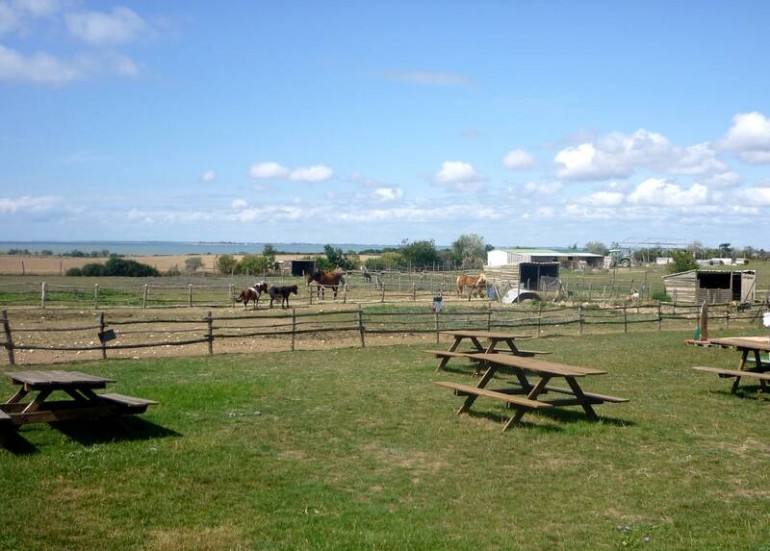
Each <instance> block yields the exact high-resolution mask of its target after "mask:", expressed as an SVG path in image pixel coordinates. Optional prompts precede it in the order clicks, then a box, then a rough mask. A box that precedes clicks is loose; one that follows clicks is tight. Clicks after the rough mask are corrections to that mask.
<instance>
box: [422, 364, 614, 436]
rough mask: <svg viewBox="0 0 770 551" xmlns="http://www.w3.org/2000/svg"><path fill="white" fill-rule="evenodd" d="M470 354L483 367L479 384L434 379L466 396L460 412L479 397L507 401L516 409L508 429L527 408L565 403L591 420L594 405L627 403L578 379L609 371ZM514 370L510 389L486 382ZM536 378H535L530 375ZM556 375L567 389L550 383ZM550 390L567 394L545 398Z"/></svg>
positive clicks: (560, 405) (594, 415) (440, 384)
mask: <svg viewBox="0 0 770 551" xmlns="http://www.w3.org/2000/svg"><path fill="white" fill-rule="evenodd" d="M467 357H468V358H469V359H470V360H472V361H473V362H477V363H479V364H480V365H481V366H483V367H482V369H484V372H483V374H482V375H481V378H480V379H479V380H478V382H477V383H476V386H475V387H473V386H469V385H461V384H458V383H453V382H447V381H435V383H436V384H438V385H439V386H444V387H447V388H451V389H453V390H454V391H455V393H456V394H458V395H461V396H465V401H464V402H463V404H462V406H460V409H459V410H458V411H457V413H458V414H460V413H463V412H465V411H467V410H468V409H469V408H470V407H471V406H472V405H473V403H474V402H475V401H476V399H477V398H478V397H480V396H484V397H487V398H494V399H497V400H502V401H504V402H507V405H508V406H509V407H512V408H514V409H515V410H516V411H515V413H514V414H513V415H512V416H511V418H510V419H509V420H508V422H507V423H506V424H505V426H504V427H503V430H507V429H508V428H509V427H510V426H512V425H514V424H516V423H518V422H519V421H520V420H521V418H522V417H523V416H524V414H525V413H526V412H528V411H532V410H536V409H543V408H550V407H564V406H580V407H582V408H583V411H584V412H585V413H586V415H587V417H588V418H589V419H596V418H597V415H596V412H595V411H594V409H593V405H596V404H603V403H605V402H626V401H628V400H627V399H625V398H618V397H615V396H607V395H603V394H596V393H590V392H584V391H583V389H582V388H581V386H580V383H579V382H578V378H580V377H585V376H588V375H603V374H606V373H607V372H606V371H604V370H601V369H595V368H591V367H581V366H574V365H567V364H562V363H557V362H550V361H545V360H539V359H536V358H532V357H526V356H516V355H511V354H499V353H475V354H468V355H467ZM501 369H503V370H513V373H514V375H515V377H516V381H513V382H512V384H514V385H516V383H518V385H517V386H514V387H509V388H500V389H491V388H488V387H487V385H488V384H489V383H490V382H491V381H492V380H493V378H494V377H495V374H496V372H497V371H499V370H501ZM530 376H531V377H534V378H533V380H532V381H530V380H529V377H530ZM554 378H557V379H558V378H561V379H563V380H564V381H565V382H566V383H567V388H560V387H553V386H550V385H549V383H550V382H551V380H552V379H554ZM547 393H556V394H560V395H567V396H566V397H563V398H555V399H551V398H549V399H544V398H542V397H541V396H542V395H545V394H547Z"/></svg>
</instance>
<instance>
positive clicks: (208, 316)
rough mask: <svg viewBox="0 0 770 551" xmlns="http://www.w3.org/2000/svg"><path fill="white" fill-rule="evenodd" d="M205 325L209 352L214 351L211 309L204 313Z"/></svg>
mask: <svg viewBox="0 0 770 551" xmlns="http://www.w3.org/2000/svg"><path fill="white" fill-rule="evenodd" d="M206 325H207V327H208V333H207V334H206V339H207V340H208V341H209V354H213V353H214V320H213V318H212V317H211V310H209V313H208V314H206Z"/></svg>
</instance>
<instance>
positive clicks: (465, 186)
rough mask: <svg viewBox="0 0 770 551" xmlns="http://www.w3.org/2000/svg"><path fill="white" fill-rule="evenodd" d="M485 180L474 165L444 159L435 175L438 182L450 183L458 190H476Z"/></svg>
mask: <svg viewBox="0 0 770 551" xmlns="http://www.w3.org/2000/svg"><path fill="white" fill-rule="evenodd" d="M483 180H484V178H483V176H481V175H480V174H479V173H478V172H476V169H475V168H473V165H471V164H470V163H465V162H462V161H444V162H443V163H442V164H441V169H440V170H439V171H438V172H436V174H434V175H433V181H434V182H436V183H438V184H449V185H450V186H451V187H452V189H454V190H456V191H476V190H477V189H479V188H480V183H481V182H482V181H483Z"/></svg>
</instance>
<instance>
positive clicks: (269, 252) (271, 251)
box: [262, 244, 278, 266]
mask: <svg viewBox="0 0 770 551" xmlns="http://www.w3.org/2000/svg"><path fill="white" fill-rule="evenodd" d="M277 254H278V251H276V250H275V247H273V246H272V245H270V244H266V245H265V246H264V247H262V256H264V257H265V258H267V261H268V263H269V264H270V265H271V266H272V265H273V264H275V255H277Z"/></svg>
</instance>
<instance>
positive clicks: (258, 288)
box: [235, 281, 267, 310]
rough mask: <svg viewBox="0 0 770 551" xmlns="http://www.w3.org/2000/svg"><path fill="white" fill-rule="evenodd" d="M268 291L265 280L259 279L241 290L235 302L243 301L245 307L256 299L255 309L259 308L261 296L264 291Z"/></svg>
mask: <svg viewBox="0 0 770 551" xmlns="http://www.w3.org/2000/svg"><path fill="white" fill-rule="evenodd" d="M266 292H267V283H265V282H264V281H258V282H256V283H255V284H254V286H252V287H246V288H245V289H244V290H243V291H241V294H240V295H238V298H236V299H235V302H243V307H244V309H245V308H247V307H248V305H249V301H250V300H253V301H254V310H256V309H257V306H258V305H259V297H260V296H261V295H262V293H266Z"/></svg>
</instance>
